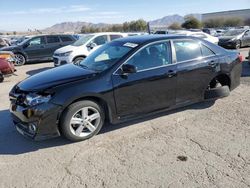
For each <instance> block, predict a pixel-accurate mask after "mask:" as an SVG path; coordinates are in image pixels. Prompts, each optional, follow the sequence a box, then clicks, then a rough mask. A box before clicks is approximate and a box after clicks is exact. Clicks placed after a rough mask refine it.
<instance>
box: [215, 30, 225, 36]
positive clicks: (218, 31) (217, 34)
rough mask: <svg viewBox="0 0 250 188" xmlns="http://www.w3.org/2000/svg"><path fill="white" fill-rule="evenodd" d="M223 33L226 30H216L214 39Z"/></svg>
mask: <svg viewBox="0 0 250 188" xmlns="http://www.w3.org/2000/svg"><path fill="white" fill-rule="evenodd" d="M225 32H226V30H224V29H217V30H216V35H215V37H220V36H223V35H224V33H225Z"/></svg>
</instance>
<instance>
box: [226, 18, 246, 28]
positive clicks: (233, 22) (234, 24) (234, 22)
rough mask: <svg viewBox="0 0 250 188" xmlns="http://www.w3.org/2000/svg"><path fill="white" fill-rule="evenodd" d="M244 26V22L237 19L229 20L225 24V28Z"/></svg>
mask: <svg viewBox="0 0 250 188" xmlns="http://www.w3.org/2000/svg"><path fill="white" fill-rule="evenodd" d="M241 25H243V20H242V19H240V18H237V17H232V18H228V19H226V20H225V22H224V26H225V27H237V26H241Z"/></svg>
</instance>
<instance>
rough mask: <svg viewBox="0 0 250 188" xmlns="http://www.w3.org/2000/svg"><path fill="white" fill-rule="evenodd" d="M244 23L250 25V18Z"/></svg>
mask: <svg viewBox="0 0 250 188" xmlns="http://www.w3.org/2000/svg"><path fill="white" fill-rule="evenodd" d="M244 24H245V25H249V26H250V18H247V19H246V20H245V21H244Z"/></svg>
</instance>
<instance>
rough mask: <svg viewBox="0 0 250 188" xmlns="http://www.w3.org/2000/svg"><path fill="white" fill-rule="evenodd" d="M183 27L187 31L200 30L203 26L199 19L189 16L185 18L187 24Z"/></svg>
mask: <svg viewBox="0 0 250 188" xmlns="http://www.w3.org/2000/svg"><path fill="white" fill-rule="evenodd" d="M181 26H182V27H184V28H186V29H199V28H201V26H202V24H201V22H200V21H199V20H198V19H197V18H195V17H193V16H187V17H185V22H184V23H183V24H182V25H181Z"/></svg>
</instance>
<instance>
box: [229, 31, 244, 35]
mask: <svg viewBox="0 0 250 188" xmlns="http://www.w3.org/2000/svg"><path fill="white" fill-rule="evenodd" d="M243 32H244V30H230V31H227V32H225V33H224V36H236V35H240V34H242V33H243Z"/></svg>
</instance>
